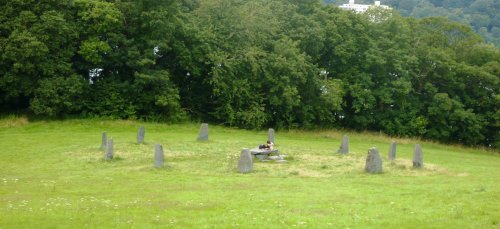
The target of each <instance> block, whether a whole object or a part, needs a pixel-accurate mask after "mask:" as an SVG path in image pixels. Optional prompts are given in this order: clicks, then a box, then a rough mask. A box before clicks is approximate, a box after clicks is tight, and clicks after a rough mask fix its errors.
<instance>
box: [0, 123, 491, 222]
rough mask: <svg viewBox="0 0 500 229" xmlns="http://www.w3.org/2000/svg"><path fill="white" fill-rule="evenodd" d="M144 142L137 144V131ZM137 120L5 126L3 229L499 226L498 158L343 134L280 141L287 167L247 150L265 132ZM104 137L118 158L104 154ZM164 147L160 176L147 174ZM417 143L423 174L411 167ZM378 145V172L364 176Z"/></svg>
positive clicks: (0, 151) (0, 148) (0, 134)
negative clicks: (247, 160) (344, 142)
mask: <svg viewBox="0 0 500 229" xmlns="http://www.w3.org/2000/svg"><path fill="white" fill-rule="evenodd" d="M141 125H144V126H145V127H146V138H145V139H146V140H145V141H146V143H145V144H141V145H139V144H136V143H135V141H136V134H137V130H138V128H139V126H141ZM209 128H210V130H209V132H210V135H209V138H210V139H209V141H208V142H197V141H196V137H197V134H198V129H199V124H177V125H167V124H153V123H140V122H134V121H102V120H68V121H37V122H29V121H28V120H26V119H24V118H4V119H2V120H0V228H154V227H158V228H164V227H174V228H293V227H301V228H500V154H499V153H498V152H491V151H489V152H488V151H482V150H479V149H470V148H464V147H458V146H446V145H440V144H435V143H429V142H420V141H418V140H411V139H396V141H397V142H398V146H397V154H396V157H397V160H396V162H395V163H390V162H388V160H387V152H388V148H389V145H390V142H391V140H392V139H391V138H387V137H385V136H382V135H378V134H370V133H347V134H348V135H349V138H350V151H351V152H350V153H349V154H348V155H345V156H344V155H338V154H336V153H335V152H336V150H337V149H338V147H339V145H340V141H341V138H342V135H343V134H346V133H344V132H337V131H317V132H305V131H289V132H281V131H279V130H278V131H277V132H276V145H277V148H278V149H279V150H280V152H281V153H282V154H286V155H287V156H288V157H287V160H288V162H287V163H284V164H279V163H274V162H260V161H254V171H253V172H252V173H249V174H239V173H237V172H236V171H237V170H236V168H237V160H238V157H239V154H240V150H241V149H242V148H253V147H255V146H257V145H258V144H261V143H264V141H265V140H266V139H267V132H266V131H246V130H238V129H229V128H223V127H218V126H214V125H210V127H209ZM103 131H106V132H107V134H108V137H113V140H114V143H115V147H114V148H115V159H113V160H112V161H110V162H107V161H104V160H103V156H104V154H103V152H102V150H100V149H99V147H100V144H101V134H102V132H103ZM156 143H161V144H162V145H163V148H164V151H165V163H166V167H165V168H163V169H154V168H153V156H154V145H155V144H156ZM415 143H420V144H421V145H422V148H423V152H424V165H425V167H424V169H413V168H412V166H411V163H412V162H411V160H412V155H413V146H414V144H415ZM372 146H377V148H378V149H379V151H380V152H381V156H382V158H383V162H384V173H383V174H378V175H370V174H366V173H364V172H363V168H364V162H365V158H366V154H367V151H368V148H370V147H372Z"/></svg>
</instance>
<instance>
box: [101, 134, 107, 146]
mask: <svg viewBox="0 0 500 229" xmlns="http://www.w3.org/2000/svg"><path fill="white" fill-rule="evenodd" d="M107 144H108V135H107V133H106V131H105V132H103V133H102V142H101V149H103V150H105V149H106V145H107Z"/></svg>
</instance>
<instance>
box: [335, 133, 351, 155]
mask: <svg viewBox="0 0 500 229" xmlns="http://www.w3.org/2000/svg"><path fill="white" fill-rule="evenodd" d="M337 153H341V154H347V153H349V137H347V135H344V137H343V138H342V145H340V148H339V150H338V151H337Z"/></svg>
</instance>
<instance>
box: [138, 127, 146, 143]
mask: <svg viewBox="0 0 500 229" xmlns="http://www.w3.org/2000/svg"><path fill="white" fill-rule="evenodd" d="M144 134H146V129H144V126H141V127H139V131H138V132H137V143H138V144H142V143H144Z"/></svg>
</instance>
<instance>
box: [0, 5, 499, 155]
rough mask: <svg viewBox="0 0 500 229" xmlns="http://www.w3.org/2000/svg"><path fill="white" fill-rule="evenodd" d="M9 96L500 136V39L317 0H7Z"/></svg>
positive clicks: (17, 104)
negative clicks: (499, 44)
mask: <svg viewBox="0 0 500 229" xmlns="http://www.w3.org/2000/svg"><path fill="white" fill-rule="evenodd" d="M0 2H1V4H0V6H1V7H0V55H1V56H0V58H1V61H0V107H2V111H3V112H5V113H12V112H29V113H32V114H34V115H38V116H43V117H65V116H71V115H78V116H82V117H95V116H98V117H110V118H119V119H141V120H154V121H178V120H183V119H194V120H203V121H209V122H215V123H220V124H224V125H228V126H234V127H241V128H249V129H259V128H264V127H274V128H349V129H354V130H375V131H382V132H384V133H387V134H389V135H394V136H413V137H424V138H428V139H434V140H438V141H442V142H458V143H462V144H466V145H485V146H490V147H499V146H500V110H499V109H498V108H499V107H500V106H499V105H500V95H499V90H500V84H499V76H500V62H499V61H500V50H498V49H497V48H495V47H494V46H492V45H489V44H486V43H485V42H484V41H483V40H482V38H481V37H480V36H479V35H478V34H476V33H474V32H473V31H472V30H471V29H470V27H468V26H465V25H462V24H458V23H456V22H452V21H449V20H447V19H444V18H425V19H415V18H405V17H402V16H400V15H399V14H398V12H396V11H382V10H376V9H375V10H371V11H369V12H368V13H366V14H355V13H353V12H349V11H342V10H340V9H339V8H337V7H336V6H334V5H324V4H323V2H322V1H316V0H276V1H266V0H246V1H242V0H204V1H197V0H183V1H174V0H162V1H160V0H134V1H132V0H121V1H104V0H67V1H60V0H9V1H7V0H0Z"/></svg>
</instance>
